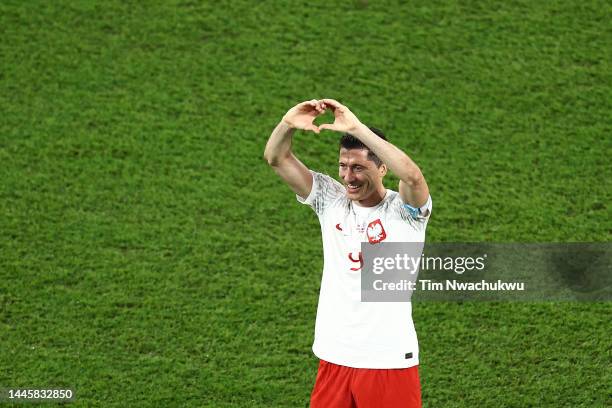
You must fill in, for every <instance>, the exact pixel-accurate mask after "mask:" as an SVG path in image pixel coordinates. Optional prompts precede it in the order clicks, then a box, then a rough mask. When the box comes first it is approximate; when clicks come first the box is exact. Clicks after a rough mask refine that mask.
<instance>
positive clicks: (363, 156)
mask: <svg viewBox="0 0 612 408" xmlns="http://www.w3.org/2000/svg"><path fill="white" fill-rule="evenodd" d="M368 152H369V151H368V149H346V148H344V147H342V148H340V159H339V165H340V167H339V175H340V179H341V180H342V182H343V184H344V186H345V187H346V196H347V197H348V198H349V199H351V200H353V201H357V202H359V204H360V205H362V206H364V207H372V206H374V205H376V204H378V203H379V202H380V201H381V200H382V199H383V198H384V196H385V194H386V192H387V190H386V189H385V187H384V186H383V183H382V179H383V177H384V176H385V174H386V173H387V167H386V166H385V165H384V164H381V165H380V167H378V166H377V165H376V163H375V162H373V161H372V160H369V159H368Z"/></svg>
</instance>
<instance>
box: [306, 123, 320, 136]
mask: <svg viewBox="0 0 612 408" xmlns="http://www.w3.org/2000/svg"><path fill="white" fill-rule="evenodd" d="M304 130H310V131H312V132H315V133H317V134H319V133H320V132H321V131H320V130H319V127H318V126H315V125H313V124H310V125H307V126H305V127H304Z"/></svg>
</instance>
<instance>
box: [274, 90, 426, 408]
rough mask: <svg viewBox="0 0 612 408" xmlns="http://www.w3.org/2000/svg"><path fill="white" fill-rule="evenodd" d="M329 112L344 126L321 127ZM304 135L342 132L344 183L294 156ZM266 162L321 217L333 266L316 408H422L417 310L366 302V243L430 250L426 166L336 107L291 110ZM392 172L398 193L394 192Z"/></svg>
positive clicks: (325, 295) (324, 287)
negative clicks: (297, 135)
mask: <svg viewBox="0 0 612 408" xmlns="http://www.w3.org/2000/svg"><path fill="white" fill-rule="evenodd" d="M327 109H331V110H332V111H333V113H334V117H335V120H334V123H331V124H323V125H320V126H316V125H315V124H314V123H313V121H314V119H315V118H316V117H317V116H319V115H321V114H323V113H324V112H325V111H326V110H327ZM296 129H301V130H306V131H312V132H315V133H319V132H320V131H321V130H324V129H328V130H332V131H337V132H342V133H343V136H342V138H341V139H340V152H339V160H338V162H339V169H338V170H339V178H340V181H341V183H340V182H338V181H336V180H334V179H333V178H331V177H330V176H328V175H325V174H321V173H317V172H314V171H311V170H309V169H308V168H307V167H306V166H305V165H304V164H303V163H302V162H300V161H299V160H298V159H297V157H296V156H295V155H294V154H293V152H292V151H291V140H292V136H293V134H294V132H295V130H296ZM264 157H265V159H266V160H267V161H268V163H269V164H270V166H272V168H273V169H274V171H275V172H276V173H277V174H278V175H279V176H280V177H281V178H282V179H283V180H284V181H285V182H286V183H287V184H288V185H289V187H291V189H292V190H293V191H294V192H295V193H296V195H297V200H298V201H299V202H300V203H303V204H306V205H308V206H310V207H311V208H312V209H313V210H314V211H315V212H316V214H317V216H318V218H319V222H320V224H321V234H322V238H323V254H324V267H323V276H322V279H321V290H320V294H319V305H318V308H317V319H316V324H315V338H314V344H313V346H312V350H313V352H314V354H315V355H316V356H317V357H318V358H319V359H320V362H319V369H318V373H317V378H316V381H315V385H314V389H313V391H312V395H311V399H310V404H311V405H310V406H311V407H313V408H341V407H347V408H348V407H357V408H370V407H389V408H396V407H420V406H421V386H420V381H419V375H418V363H419V352H418V343H417V337H416V332H415V329H414V324H413V322H412V305H411V303H410V302H362V301H361V276H360V269H361V267H362V266H363V260H362V257H361V252H360V251H361V243H362V242H369V243H370V244H372V245H376V244H379V243H381V242H424V240H425V228H426V226H427V221H428V219H429V215H430V213H431V208H432V204H431V197H430V196H429V188H428V187H427V183H426V182H425V178H424V177H423V174H422V173H421V170H420V169H419V167H418V166H417V165H416V164H415V163H414V162H413V161H412V160H411V159H410V158H409V157H408V156H407V155H406V154H405V153H404V152H403V151H401V150H400V149H398V148H397V147H396V146H394V145H393V144H391V143H389V142H388V141H387V140H386V138H385V136H384V135H383V134H382V132H380V131H379V130H377V129H374V128H368V127H367V126H365V125H364V124H363V123H361V122H360V121H359V119H358V118H357V117H356V116H355V115H354V114H353V113H352V112H351V111H350V110H349V109H348V108H347V107H346V106H344V105H342V104H341V103H339V102H338V101H335V100H333V99H322V100H311V101H307V102H302V103H300V104H298V105H296V106H294V107H293V108H291V109H290V110H289V111H288V112H287V113H286V114H285V116H284V117H283V119H282V121H281V122H280V123H279V124H278V125H277V126H276V128H275V129H274V131H273V132H272V134H271V135H270V138H269V140H268V143H267V145H266V149H265V153H264ZM387 170H391V171H392V172H393V173H395V174H396V175H397V176H398V177H399V179H400V182H399V188H398V192H396V191H393V190H387V189H386V188H385V187H384V185H383V177H384V176H385V174H386V173H387Z"/></svg>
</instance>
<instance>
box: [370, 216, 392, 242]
mask: <svg viewBox="0 0 612 408" xmlns="http://www.w3.org/2000/svg"><path fill="white" fill-rule="evenodd" d="M366 235H367V236H368V241H369V242H370V244H378V243H379V242H381V241H383V240H384V239H385V238H387V233H386V232H385V228H384V227H383V225H382V222H380V218H379V219H377V220H374V221H372V222H371V223H369V224H368V229H367V230H366Z"/></svg>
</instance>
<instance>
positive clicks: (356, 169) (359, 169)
mask: <svg viewBox="0 0 612 408" xmlns="http://www.w3.org/2000/svg"><path fill="white" fill-rule="evenodd" d="M361 170H363V167H361V166H355V171H361Z"/></svg>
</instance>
